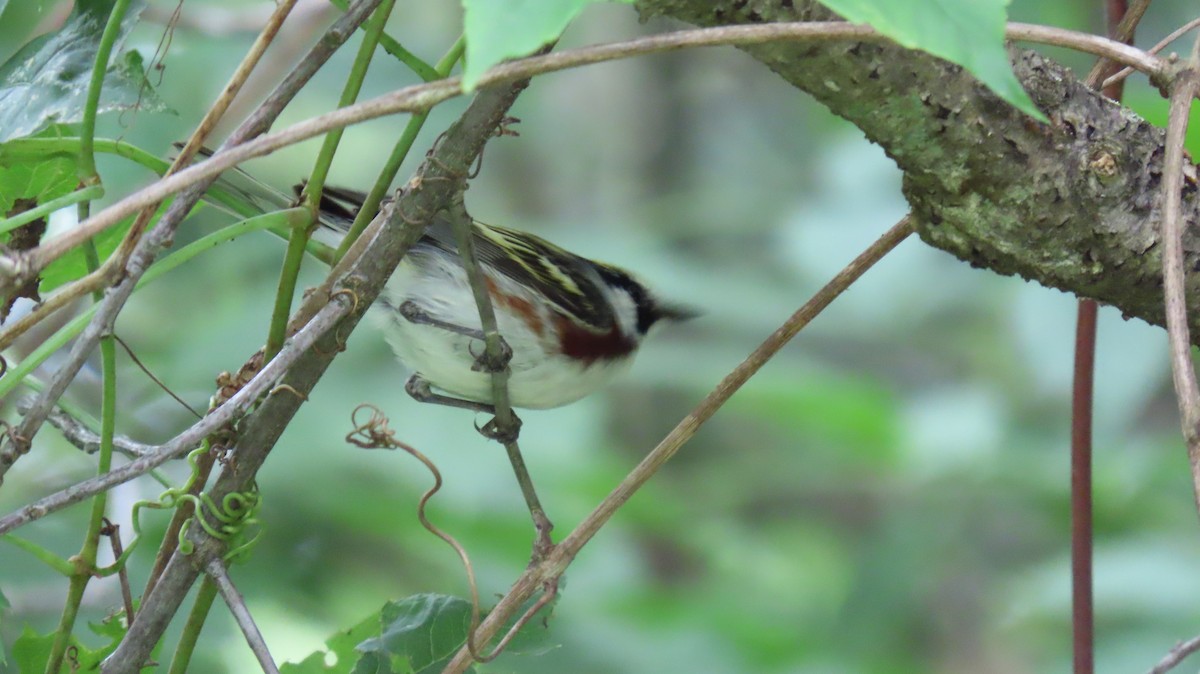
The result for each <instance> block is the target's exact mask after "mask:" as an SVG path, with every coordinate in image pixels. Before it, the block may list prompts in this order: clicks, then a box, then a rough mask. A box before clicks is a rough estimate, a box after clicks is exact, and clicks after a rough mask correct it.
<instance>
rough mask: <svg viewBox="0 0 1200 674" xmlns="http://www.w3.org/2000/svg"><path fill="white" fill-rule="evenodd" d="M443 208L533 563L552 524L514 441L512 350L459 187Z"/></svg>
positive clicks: (547, 544) (516, 423)
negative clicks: (530, 528) (529, 528)
mask: <svg viewBox="0 0 1200 674" xmlns="http://www.w3.org/2000/svg"><path fill="white" fill-rule="evenodd" d="M447 211H448V213H449V215H450V225H451V227H453V229H454V235H455V239H456V241H457V242H458V252H459V256H460V257H461V258H462V263H463V268H464V269H465V270H466V272H467V278H468V279H469V280H470V282H471V291H472V292H473V293H474V295H475V305H476V306H477V307H478V309H479V322H480V325H481V327H482V328H483V334H484V338H485V342H484V343H485V348H484V354H483V357H482V358H481V362H485V363H489V364H491V365H492V367H491V368H490V371H491V374H492V405H493V406H494V407H495V410H496V416H495V419H494V421H492V422H491V423H492V424H493V425H494V427H495V431H496V432H495V433H494V435H491V436H490V437H494V439H496V440H498V441H499V442H501V443H502V444H503V445H504V450H505V451H506V452H507V453H508V460H509V462H510V463H511V464H512V467H513V472H514V473H515V474H516V476H517V483H518V484H519V485H520V487H521V494H522V495H523V496H524V497H525V504H526V505H527V506H528V507H529V514H530V516H531V517H532V518H533V525H534V528H535V529H536V530H537V538H536V540H535V541H534V545H533V561H535V562H536V561H539V560H540V559H541V558H542V557H544V556H545V554H546V552H547V551H548V550H549V548H550V546H551V545H552V542H551V540H550V530H551V529H552V528H553V527H554V525H553V524H552V523H551V522H550V518H549V517H547V516H546V511H545V510H544V509H543V508H542V504H541V501H540V500H539V499H538V495H537V490H536V489H535V488H534V485H533V479H532V478H531V477H530V476H529V469H528V468H527V467H526V466H525V458H524V457H523V456H521V447H520V445H519V444H517V438H518V435H519V434H520V431H521V421H520V419H518V418H517V415H516V414H514V413H513V409H512V399H511V397H510V396H509V391H508V377H509V375H510V374H511V370H510V369H509V367H508V361H507V357H509V356H511V355H512V353H511V351H507V350H508V345H507V344H505V343H504V338H503V336H501V334H500V329H499V327H498V326H497V324H496V310H495V307H493V306H492V298H491V295H490V294H489V293H488V289H487V282H486V280H485V279H484V277H483V271H482V270H481V269H480V268H479V258H478V256H477V255H476V254H475V239H474V236H473V234H472V232H471V228H472V220H471V216H470V214H468V213H467V209H466V205H465V204H464V203H463V191H462V189H460V190H459V191H458V192H457V193H456V194H455V195H454V198H453V200H452V201H451V203H450V208H449V209H447Z"/></svg>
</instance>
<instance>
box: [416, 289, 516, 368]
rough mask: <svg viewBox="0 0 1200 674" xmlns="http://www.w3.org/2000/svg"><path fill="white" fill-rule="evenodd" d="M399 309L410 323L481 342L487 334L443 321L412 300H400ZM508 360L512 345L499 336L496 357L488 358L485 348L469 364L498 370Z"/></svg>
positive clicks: (510, 358)
mask: <svg viewBox="0 0 1200 674" xmlns="http://www.w3.org/2000/svg"><path fill="white" fill-rule="evenodd" d="M399 311H400V315H401V316H403V317H404V318H405V319H406V320H408V321H409V322H410V323H417V324H419V325H431V326H433V327H435V328H440V329H442V330H445V331H446V332H453V333H454V334H456V335H464V336H466V337H470V338H471V339H477V340H479V341H481V342H486V341H487V336H486V335H484V334H483V331H482V330H480V329H478V328H468V327H465V326H462V325H458V324H457V323H450V322H449V321H443V320H442V319H440V318H434V317H433V316H431V315H429V312H427V311H425V310H424V309H422V308H421V307H419V306H417V303H416V302H413V301H412V300H405V301H403V302H401V303H400V307H399ZM472 355H474V354H472ZM510 360H512V347H510V346H509V345H508V342H506V341H504V337H501V338H500V353H499V354H498V356H497V357H496V358H489V357H488V353H487V350H486V349H485V350H484V352H483V354H481V355H478V356H475V364H474V365H472V366H471V369H472V370H474V371H476V372H500V371H502V370H504V368H506V367H508V361H510Z"/></svg>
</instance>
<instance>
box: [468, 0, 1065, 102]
mask: <svg viewBox="0 0 1200 674" xmlns="http://www.w3.org/2000/svg"><path fill="white" fill-rule="evenodd" d="M819 1H820V2H821V4H823V5H825V6H826V7H828V8H830V9H832V10H833V11H835V12H837V13H838V14H841V15H842V16H843V17H844V18H845V19H846V20H847V21H853V22H855V23H867V24H870V25H871V26H872V27H873V28H875V30H878V31H879V32H880V33H883V34H884V35H886V36H888V37H889V38H891V39H892V40H895V41H896V42H897V43H898V44H900V45H901V46H903V47H908V48H910V49H920V50H922V51H925V52H929V53H930V54H933V55H934V56H937V57H939V58H943V59H946V60H947V61H950V62H952V63H957V64H958V65H961V66H962V67H964V68H966V69H967V70H968V71H970V72H971V74H972V75H975V77H978V78H979V80H980V81H981V82H983V83H984V84H985V85H987V87H988V88H990V89H991V90H992V91H994V92H996V94H997V95H998V96H1000V98H1003V99H1004V100H1006V101H1008V102H1009V103H1011V104H1013V105H1014V106H1016V107H1017V109H1019V110H1021V111H1022V112H1025V113H1026V114H1028V115H1030V116H1032V117H1034V118H1035V119H1038V120H1040V121H1043V122H1044V121H1047V120H1046V116H1045V115H1043V114H1042V112H1041V111H1040V110H1038V109H1037V106H1035V105H1034V104H1033V101H1032V100H1030V98H1029V94H1027V93H1025V89H1024V87H1022V86H1021V83H1020V82H1019V81H1018V80H1017V78H1016V76H1015V75H1013V71H1012V63H1011V62H1009V60H1008V51H1007V50H1006V49H1005V47H1004V24H1005V21H1006V19H1007V17H1006V12H1005V7H1007V5H1008V0H904V1H903V2H898V1H897V0H819ZM468 53H469V52H468Z"/></svg>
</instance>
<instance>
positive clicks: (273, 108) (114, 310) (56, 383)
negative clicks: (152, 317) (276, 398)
mask: <svg viewBox="0 0 1200 674" xmlns="http://www.w3.org/2000/svg"><path fill="white" fill-rule="evenodd" d="M379 2H380V0H359V2H358V3H356V4H355V5H354V6H353V7H351V9H350V11H349V12H346V14H344V15H342V17H341V18H340V19H338V21H337V22H336V23H334V24H333V26H331V27H330V28H329V30H328V31H327V32H326V35H325V38H324V39H322V40H320V41H319V42H318V43H317V44H316V45H315V46H314V47H313V48H312V50H310V51H309V53H308V54H307V55H306V56H305V58H304V59H302V60H301V62H300V63H299V64H297V66H296V67H295V68H294V69H293V70H292V72H291V73H289V74H288V76H287V77H285V78H284V80H283V82H281V83H280V84H279V86H277V87H276V88H275V90H274V91H273V92H271V95H269V96H268V97H267V99H266V100H265V101H263V103H262V104H261V105H260V106H259V107H258V109H257V110H255V112H254V113H253V114H251V115H250V117H249V118H248V119H247V120H246V121H245V122H243V123H242V124H241V125H240V126H239V127H238V128H237V130H236V131H234V132H233V134H232V135H231V136H230V137H229V139H228V140H227V141H226V142H225V143H224V144H223V145H222V146H221V147H222V149H224V148H226V147H229V146H233V145H238V144H241V143H244V142H246V141H247V140H249V139H251V138H253V137H255V136H257V135H259V134H261V133H263V132H264V131H265V130H266V129H267V128H269V126H270V124H271V122H273V121H274V120H275V118H276V117H278V116H279V114H280V113H281V112H282V111H283V108H284V107H286V106H287V104H288V103H289V102H290V101H291V100H292V98H294V97H295V95H296V93H297V92H299V90H300V89H301V87H303V86H304V85H305V84H306V83H307V82H308V80H309V79H311V78H312V76H313V75H314V74H316V72H317V69H319V68H320V67H321V65H323V64H324V63H325V62H326V61H328V60H329V57H330V56H332V55H333V53H334V52H335V51H336V50H337V48H338V47H339V46H341V45H342V44H343V43H344V42H345V41H346V39H347V38H349V36H350V35H351V34H353V32H354V31H355V30H356V29H357V27H358V26H359V25H360V24H361V23H362V22H363V21H365V20H366V18H367V16H368V15H369V14H370V12H371V10H373V9H374V8H375V6H376V5H377V4H379ZM217 154H218V155H220V151H218V153H217ZM182 173H186V171H184V172H181V173H180V174H176V176H175V177H178V176H179V175H182ZM170 179H171V178H167V179H166V180H168V181H169V180H170ZM215 180H216V176H215V175H214V176H212V177H211V178H206V179H205V180H203V181H200V182H198V183H194V184H192V185H190V186H189V188H188V189H187V190H185V191H184V192H183V193H181V194H179V195H178V196H177V197H176V198H175V200H174V201H172V202H171V205H170V206H169V207H168V208H167V211H166V213H164V214H163V216H162V218H161V219H160V220H159V222H158V225H157V226H156V227H155V228H154V230H153V231H151V232H150V234H149V235H147V236H146V237H144V238H143V239H142V240H141V241H140V242H139V243H138V244H137V247H136V248H135V249H134V251H133V254H132V255H131V256H130V258H129V263H128V265H127V266H126V268H125V273H124V276H123V277H122V278H121V280H120V282H119V283H117V285H115V286H113V287H112V288H110V289H109V291H108V292H107V293H106V294H105V297H104V300H103V301H102V302H101V304H100V308H99V309H98V310H97V311H96V315H95V318H93V319H92V321H91V323H89V324H88V327H87V328H86V329H85V330H84V331H83V333H82V334H80V336H79V337H78V338H77V339H76V340H75V344H74V346H72V347H71V351H70V352H69V354H68V355H67V358H66V362H65V364H63V365H62V367H60V368H59V370H58V371H57V372H56V373H55V374H54V377H53V379H52V380H51V381H50V384H49V385H48V386H47V387H46V388H45V390H43V391H42V393H41V394H40V395H39V396H38V397H37V399H36V400H35V402H34V403H33V405H32V406H31V408H30V411H29V412H28V413H27V414H26V415H25V418H24V419H22V421H21V425H20V426H19V427H18V430H17V436H18V437H19V438H20V439H22V440H24V442H17V443H9V444H10V446H9V447H6V448H4V449H2V450H0V485H2V484H3V478H4V474H5V473H6V472H7V470H8V467H9V466H11V465H12V463H13V462H14V461H15V460H16V457H17V456H20V455H21V454H23V453H24V451H28V446H27V443H28V440H29V439H31V438H33V436H34V434H36V433H37V431H38V429H39V428H40V427H41V424H42V421H44V420H45V418H46V415H47V414H48V413H49V412H50V409H51V408H52V407H53V405H54V402H55V401H57V400H58V398H59V397H61V396H62V394H63V392H65V391H66V388H67V385H68V384H70V382H71V381H72V380H73V379H74V377H75V375H76V374H77V373H78V372H79V369H80V368H81V367H83V363H84V361H86V360H87V357H88V356H89V355H90V354H91V352H92V350H93V349H94V348H95V346H96V344H97V342H99V340H100V338H101V337H102V336H103V335H106V334H108V333H110V332H112V329H113V325H114V324H115V323H116V320H117V314H118V313H119V312H120V311H121V308H122V307H124V306H125V302H126V301H128V299H129V296H130V295H131V294H132V293H133V290H134V288H135V287H136V285H137V282H138V280H139V279H140V278H141V277H142V274H144V273H145V272H146V269H147V268H148V267H149V266H150V264H151V263H152V262H153V261H154V258H155V257H156V256H157V255H158V252H159V251H160V250H161V249H162V248H163V247H164V246H165V245H167V244H168V243H169V242H170V241H171V239H172V238H173V237H174V235H175V230H176V229H177V228H178V226H179V224H180V223H181V222H182V221H183V219H184V217H186V216H187V214H188V213H189V212H191V210H192V207H193V206H194V205H195V204H196V202H198V201H199V200H200V197H201V196H202V195H203V194H204V191H205V190H206V189H208V187H209V185H211V184H212V183H213V182H214V181H215ZM161 182H165V181H160V183H161ZM156 184H158V183H156ZM151 203H154V201H151ZM80 226H81V227H82V224H81V225H80ZM30 252H33V251H30Z"/></svg>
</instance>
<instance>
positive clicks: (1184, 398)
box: [1161, 38, 1200, 510]
mask: <svg viewBox="0 0 1200 674" xmlns="http://www.w3.org/2000/svg"><path fill="white" fill-rule="evenodd" d="M1170 86H1171V106H1170V112H1169V114H1168V122H1167V136H1166V140H1165V141H1164V142H1165V145H1166V154H1165V156H1164V157H1163V169H1162V172H1163V183H1162V201H1161V203H1162V240H1163V243H1164V249H1163V293H1164V294H1165V295H1166V314H1167V337H1168V341H1169V343H1170V347H1171V376H1172V379H1173V381H1174V383H1175V396H1176V398H1177V400H1178V402H1179V416H1180V423H1181V425H1182V427H1183V437H1184V440H1185V441H1186V442H1187V451H1188V461H1189V463H1190V464H1191V469H1192V486H1193V489H1194V490H1195V498H1196V507H1197V509H1198V510H1200V384H1198V383H1197V381H1196V370H1195V367H1194V365H1193V364H1192V350H1191V343H1190V341H1189V340H1190V339H1191V337H1190V334H1189V329H1188V322H1187V299H1186V297H1185V293H1184V266H1183V265H1184V260H1183V225H1182V222H1181V218H1180V196H1181V194H1182V191H1183V180H1184V177H1183V162H1184V151H1183V141H1184V137H1185V136H1186V135H1187V126H1188V112H1189V110H1190V109H1191V104H1192V98H1193V97H1195V95H1196V91H1197V88H1200V38H1198V39H1197V40H1196V45H1195V47H1194V48H1193V50H1192V57H1191V59H1189V61H1188V63H1186V64H1185V65H1184V66H1183V67H1181V68H1179V70H1178V72H1177V74H1176V75H1175V77H1174V78H1172V80H1171V85H1170Z"/></svg>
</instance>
